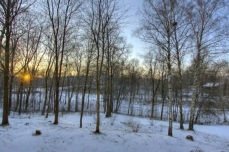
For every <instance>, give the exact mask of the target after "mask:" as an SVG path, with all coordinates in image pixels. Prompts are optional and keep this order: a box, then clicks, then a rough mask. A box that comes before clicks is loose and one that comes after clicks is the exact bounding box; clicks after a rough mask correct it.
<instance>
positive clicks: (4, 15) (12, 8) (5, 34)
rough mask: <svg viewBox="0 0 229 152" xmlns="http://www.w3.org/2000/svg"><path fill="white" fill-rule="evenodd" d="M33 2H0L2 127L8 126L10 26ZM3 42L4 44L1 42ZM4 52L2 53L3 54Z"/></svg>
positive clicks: (25, 0) (7, 0) (4, 0)
mask: <svg viewBox="0 0 229 152" xmlns="http://www.w3.org/2000/svg"><path fill="white" fill-rule="evenodd" d="M33 3H34V1H28V0H15V1H12V0H2V1H0V10H1V11H0V15H1V17H0V18H1V20H0V24H1V27H2V30H1V37H0V55H1V56H2V55H3V54H4V60H3V61H4V62H2V60H1V61H0V65H1V68H2V69H3V73H4V97H3V98H4V107H3V117H2V125H8V124H9V121H8V114H9V103H8V102H9V75H10V70H9V63H10V50H11V49H10V40H11V36H12V25H13V22H14V21H15V19H16V17H17V16H19V15H20V14H21V13H24V12H26V11H27V10H28V9H29V7H30V6H31V5H32V4H33ZM4 40H5V42H3V41H4ZM3 52H4V53H3Z"/></svg>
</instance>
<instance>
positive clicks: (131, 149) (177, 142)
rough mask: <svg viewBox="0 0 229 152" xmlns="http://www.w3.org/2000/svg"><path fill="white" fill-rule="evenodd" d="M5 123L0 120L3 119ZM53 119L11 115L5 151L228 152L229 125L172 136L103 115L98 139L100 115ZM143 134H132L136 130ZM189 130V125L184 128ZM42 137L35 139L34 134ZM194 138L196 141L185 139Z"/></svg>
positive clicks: (140, 121) (2, 137)
mask: <svg viewBox="0 0 229 152" xmlns="http://www.w3.org/2000/svg"><path fill="white" fill-rule="evenodd" d="M0 118H1V117H0ZM53 119H54V118H53V116H49V118H47V119H45V118H44V117H43V116H40V115H38V114H37V115H34V116H31V117H30V118H29V116H27V115H22V116H18V115H14V118H13V117H12V116H10V126H6V127H0V151H1V152H31V151H33V152H63V151H65V152H154V151H155V152H160V151H161V152H190V151H193V152H194V151H199V152H200V151H201V150H202V151H204V152H205V151H206V152H229V126H198V125H196V126H195V130H196V131H195V132H191V131H187V130H184V131H181V130H179V129H178V128H179V124H177V123H174V129H173V135H174V136H173V137H169V136H167V129H168V127H167V126H168V123H167V122H163V121H153V120H149V119H145V118H136V117H135V118H133V117H129V116H124V115H113V118H104V115H103V114H101V127H100V131H101V134H94V133H93V131H94V130H95V116H94V115H92V116H90V115H87V116H84V119H83V128H79V114H65V115H63V116H61V117H60V123H59V124H58V125H53V123H52V122H53ZM136 128H137V129H138V132H133V129H136ZM185 128H187V125H185ZM36 129H39V130H41V132H42V134H41V135H34V133H35V130H36ZM186 135H193V137H194V141H189V140H187V139H185V137H186Z"/></svg>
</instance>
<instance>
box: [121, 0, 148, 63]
mask: <svg viewBox="0 0 229 152" xmlns="http://www.w3.org/2000/svg"><path fill="white" fill-rule="evenodd" d="M123 1H124V2H125V5H126V7H127V8H129V11H128V18H127V20H128V23H129V24H128V25H127V27H126V29H125V31H124V35H125V36H126V38H127V42H128V43H130V44H132V46H133V48H132V53H131V55H132V58H139V54H142V53H143V52H144V51H146V50H147V49H146V45H147V44H146V43H144V42H142V41H141V40H140V39H138V38H137V37H135V36H133V31H134V30H135V29H136V28H137V27H139V17H138V15H137V13H138V11H139V9H140V7H142V3H143V1H144V0H123Z"/></svg>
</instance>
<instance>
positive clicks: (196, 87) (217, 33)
mask: <svg viewBox="0 0 229 152" xmlns="http://www.w3.org/2000/svg"><path fill="white" fill-rule="evenodd" d="M187 6H188V7H187V9H186V10H187V20H188V23H189V25H190V28H191V30H190V31H191V36H192V37H191V38H192V40H193V47H194V48H193V49H194V82H193V92H192V103H191V110H190V120H189V127H188V129H189V130H194V128H193V125H194V115H195V109H196V103H197V101H198V98H199V94H200V80H201V79H200V77H201V69H202V67H203V65H204V64H203V63H204V62H205V60H206V58H207V56H209V55H210V56H211V55H213V54H217V53H220V52H221V51H222V48H223V47H224V45H223V44H222V41H223V40H225V37H224V36H225V35H224V33H225V27H224V24H222V21H223V17H224V16H222V14H219V12H221V11H223V9H224V6H225V3H224V0H213V1H208V0H194V1H191V2H190V3H189V4H188V5H187Z"/></svg>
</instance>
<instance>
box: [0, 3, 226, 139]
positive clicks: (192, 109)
mask: <svg viewBox="0 0 229 152" xmlns="http://www.w3.org/2000/svg"><path fill="white" fill-rule="evenodd" d="M124 1H125V0H1V1H0V108H1V109H2V113H1V114H0V118H2V123H1V125H2V126H8V125H10V123H11V122H10V121H9V117H10V116H12V115H32V114H34V113H35V114H38V115H40V116H42V117H45V118H48V117H49V116H50V115H53V114H54V117H53V119H54V120H52V121H53V124H56V125H57V124H58V125H59V120H60V117H61V116H63V115H65V114H72V113H75V114H79V115H80V117H79V126H80V128H82V127H83V124H84V123H83V120H84V119H83V118H84V116H85V115H86V116H88V115H92V114H93V115H94V117H95V118H94V119H95V125H94V133H101V132H103V131H102V130H101V129H100V124H101V121H102V120H101V119H103V118H102V117H101V113H103V114H104V117H106V118H112V117H114V116H115V115H117V114H121V115H128V116H135V117H144V118H149V119H150V120H163V121H165V122H167V123H168V132H167V135H168V136H173V135H174V134H173V123H179V127H178V128H179V129H181V130H183V129H188V130H191V131H194V129H195V128H194V125H195V124H198V125H223V124H227V125H228V121H229V62H228V53H229V45H228V40H229V31H228V28H229V22H228V16H229V12H228V10H229V9H228V6H229V1H228V0H143V3H142V6H139V10H138V11H137V12H138V13H137V16H138V19H139V20H138V22H139V26H138V27H137V28H136V29H135V30H134V31H133V34H132V36H133V37H137V38H138V39H140V40H141V41H142V42H144V43H145V44H146V46H147V47H146V48H145V50H138V52H139V57H138V58H132V55H131V54H132V45H133V44H131V42H128V41H127V38H126V37H125V35H124V30H125V29H126V28H128V26H130V25H129V24H128V19H129V16H128V12H129V11H130V9H131V4H130V5H124V4H126V3H124ZM135 45H136V44H135ZM185 124H186V125H187V126H186V128H185V127H184V125H185ZM11 126H12V124H11Z"/></svg>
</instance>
